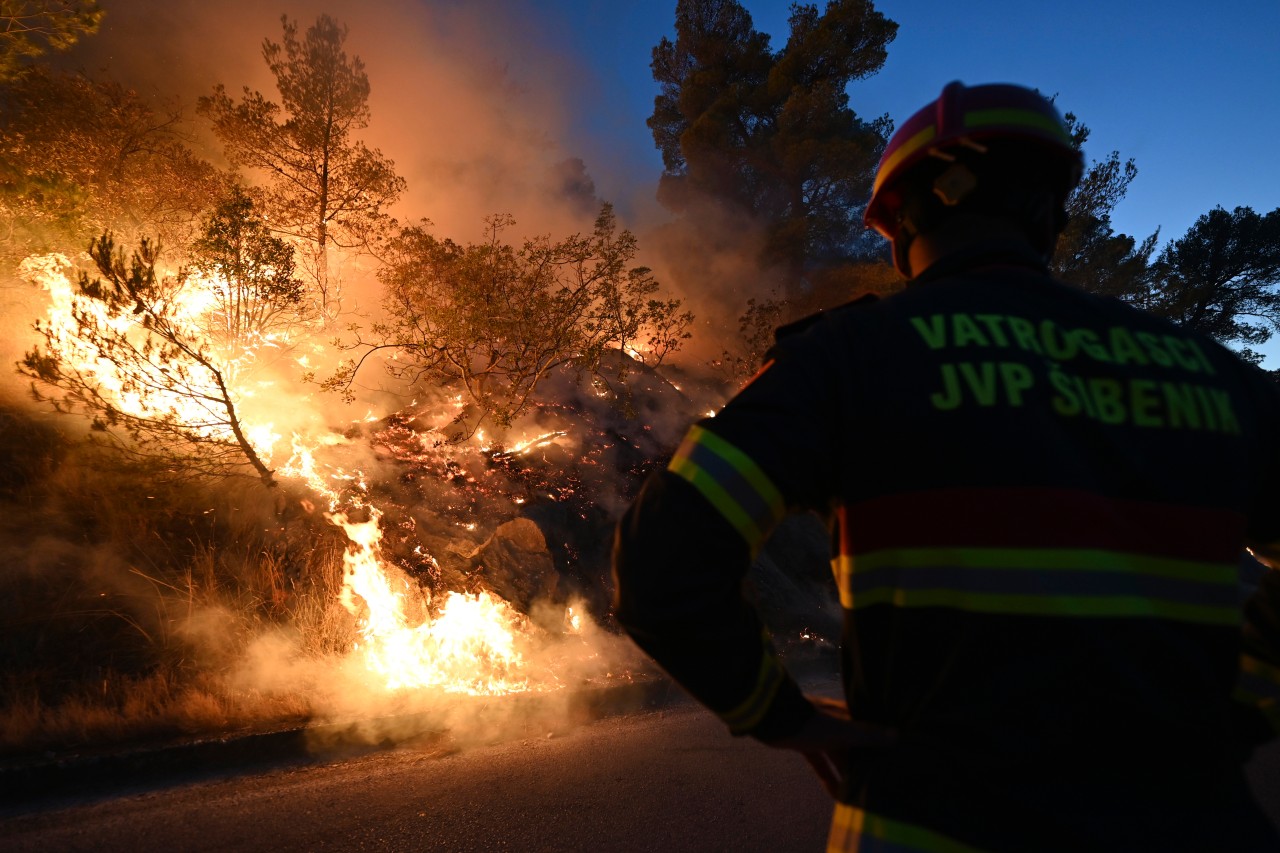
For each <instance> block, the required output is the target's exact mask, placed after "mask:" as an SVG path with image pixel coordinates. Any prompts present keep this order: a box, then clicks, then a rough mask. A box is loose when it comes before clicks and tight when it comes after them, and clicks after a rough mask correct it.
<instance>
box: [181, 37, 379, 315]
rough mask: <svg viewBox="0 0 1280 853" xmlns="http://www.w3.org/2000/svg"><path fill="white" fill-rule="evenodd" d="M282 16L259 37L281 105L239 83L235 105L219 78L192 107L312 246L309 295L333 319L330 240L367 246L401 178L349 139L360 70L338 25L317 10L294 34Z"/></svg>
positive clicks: (283, 223) (365, 98)
mask: <svg viewBox="0 0 1280 853" xmlns="http://www.w3.org/2000/svg"><path fill="white" fill-rule="evenodd" d="M281 20H282V22H283V24H284V41H283V44H277V43H276V42H273V41H271V40H270V39H267V40H265V41H264V42H263V45H262V56H263V58H264V59H265V60H266V62H267V67H268V68H270V69H271V73H272V74H274V75H275V78H276V88H277V89H278V90H279V92H280V103H278V104H277V103H275V102H273V101H269V100H267V98H266V97H264V96H263V95H262V93H261V92H256V91H252V92H251V91H250V90H249V89H248V88H247V87H246V88H245V90H244V96H243V98H242V99H241V100H240V102H239V103H236V102H234V101H232V99H231V97H230V96H229V95H227V92H226V89H225V87H223V86H221V85H219V86H218V87H217V89H216V90H215V91H214V94H213V95H212V96H208V97H203V98H201V99H200V102H199V106H198V111H199V112H200V113H201V114H202V115H205V116H207V117H208V118H209V119H211V120H212V121H213V129H214V132H215V133H216V134H217V135H218V137H219V138H220V139H221V140H222V142H223V144H224V146H225V147H226V153H227V157H228V159H229V160H231V162H232V163H233V164H235V165H236V166H240V167H243V168H248V169H253V170H258V171H261V172H263V173H265V174H266V175H267V177H268V179H269V183H268V187H267V193H266V197H267V206H268V211H269V212H270V214H271V226H272V228H274V229H276V230H277V231H278V232H279V233H281V234H284V235H286V236H288V237H291V238H294V239H296V240H299V241H302V242H303V243H304V244H305V245H307V246H309V247H310V248H311V250H312V251H311V252H309V255H310V258H308V261H309V262H310V263H311V264H312V269H311V273H312V275H313V277H314V280H315V283H316V287H317V289H318V294H317V301H318V302H319V307H320V308H321V309H322V311H323V312H324V314H325V316H327V317H330V318H332V316H333V315H334V313H335V312H336V311H337V309H338V307H339V305H338V303H339V295H340V294H339V289H338V288H337V287H336V285H335V284H333V283H332V282H331V281H330V276H329V262H328V259H329V255H328V253H329V249H330V244H332V245H333V246H337V247H339V248H344V249H352V248H355V249H367V248H368V247H369V245H370V243H371V242H373V241H375V240H376V239H377V238H378V237H379V236H380V235H381V234H382V233H383V230H384V228H385V227H386V225H387V223H388V218H387V216H386V214H385V213H384V210H385V209H386V207H387V206H389V205H391V204H393V203H394V202H395V200H396V199H397V198H399V196H400V194H401V193H402V192H403V191H404V187H405V182H404V179H403V178H401V177H399V176H398V175H397V174H396V173H395V164H394V163H392V162H391V160H389V159H387V158H386V157H384V156H382V153H381V152H380V151H377V150H370V149H369V148H368V147H366V146H365V144H364V143H363V142H361V141H359V140H358V139H355V138H354V133H355V132H356V131H358V130H362V129H364V128H365V127H367V126H368V124H369V77H368V75H366V74H365V71H364V63H363V62H361V61H360V58H359V57H348V56H347V54H346V52H345V51H344V50H343V48H342V45H343V42H344V41H346V38H347V28H346V27H339V25H338V23H337V22H336V21H334V20H333V18H330V17H329V16H328V15H321V16H320V17H319V18H317V19H316V22H315V24H314V25H312V26H311V27H310V28H308V30H307V32H306V35H305V37H304V38H303V39H302V40H299V38H298V25H297V24H296V23H294V22H291V21H290V20H289V18H288V16H287V15H286V16H284V17H283V18H282V19H281Z"/></svg>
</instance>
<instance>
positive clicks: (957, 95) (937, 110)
mask: <svg viewBox="0 0 1280 853" xmlns="http://www.w3.org/2000/svg"><path fill="white" fill-rule="evenodd" d="M997 140H1004V141H1010V142H1020V143H1026V144H1027V145H1028V146H1030V147H1031V148H1032V150H1036V151H1042V152H1043V154H1044V157H1045V161H1046V164H1045V165H1046V169H1047V170H1050V169H1051V170H1052V171H1051V172H1050V174H1052V175H1054V176H1055V177H1056V178H1057V180H1056V183H1057V185H1058V186H1059V187H1060V189H1061V193H1062V199H1064V200H1065V198H1066V196H1067V194H1068V193H1070V192H1071V190H1072V189H1073V188H1074V187H1075V185H1076V184H1077V183H1078V182H1079V181H1080V175H1081V173H1082V171H1083V168H1084V160H1083V158H1082V157H1081V154H1080V152H1079V151H1078V150H1076V148H1075V146H1074V145H1073V144H1072V140H1071V135H1070V133H1068V131H1067V127H1066V124H1065V123H1064V122H1063V120H1062V116H1061V115H1059V114H1058V110H1057V109H1056V108H1055V107H1054V106H1053V104H1052V103H1050V102H1049V101H1048V100H1047V99H1045V98H1044V97H1043V96H1041V95H1040V94H1039V93H1037V92H1035V91H1033V90H1031V89H1027V88H1024V87H1022V86H1015V85H1012V84H1007V83H992V84H988V85H983V86H965V85H964V84H963V83H961V82H959V81H955V82H953V83H948V84H947V85H946V87H945V88H944V89H943V90H942V94H941V95H939V96H938V98H937V100H935V101H933V102H932V103H930V104H927V105H926V106H925V107H923V108H922V109H920V110H919V111H917V112H916V113H915V115H913V116H911V118H909V119H907V120H906V121H905V122H904V123H903V124H902V126H901V127H899V128H898V129H897V131H895V132H894V134H893V136H892V137H891V138H890V139H889V144H888V145H887V146H885V149H884V155H883V156H882V157H881V158H880V165H879V167H877V169H876V180H875V184H874V187H873V189H872V192H871V201H870V202H869V203H868V204H867V210H866V213H865V214H864V216H863V221H864V222H865V223H866V225H867V227H868V228H874V229H875V230H876V231H878V232H880V233H881V234H882V235H884V236H885V237H888V238H890V239H894V238H895V237H896V235H897V231H898V225H899V222H900V219H901V204H902V196H901V193H900V192H899V191H898V190H900V188H901V182H902V178H903V176H905V175H907V174H908V173H910V172H911V171H912V170H913V169H914V168H915V167H916V166H918V165H919V164H921V163H922V162H924V161H927V160H928V159H929V158H941V159H943V160H948V161H950V160H954V159H955V153H954V152H956V151H957V150H958V149H965V148H967V149H971V150H977V151H984V150H985V149H986V143H988V142H991V141H997Z"/></svg>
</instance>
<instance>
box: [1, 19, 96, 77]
mask: <svg viewBox="0 0 1280 853" xmlns="http://www.w3.org/2000/svg"><path fill="white" fill-rule="evenodd" d="M101 23H102V10H101V9H100V8H98V4H97V2H96V0H0V80H5V79H8V78H10V77H12V76H14V75H15V74H17V73H18V71H19V70H20V69H21V68H22V61H23V60H24V59H31V58H34V57H37V56H40V55H42V54H44V53H47V52H48V51H50V50H66V49H67V48H69V47H71V45H73V44H75V43H76V42H77V41H79V40H80V37H81V36H87V35H92V34H94V33H96V32H97V31H98V26H99V25H100V24H101Z"/></svg>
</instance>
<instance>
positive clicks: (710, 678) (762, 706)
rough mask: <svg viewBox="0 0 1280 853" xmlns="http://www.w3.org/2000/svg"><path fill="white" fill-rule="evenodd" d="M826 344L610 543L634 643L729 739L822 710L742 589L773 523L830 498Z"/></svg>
mask: <svg viewBox="0 0 1280 853" xmlns="http://www.w3.org/2000/svg"><path fill="white" fill-rule="evenodd" d="M820 350H821V347H820V346H818V345H817V344H816V343H814V342H812V341H807V342H801V343H799V344H797V345H792V346H789V347H787V348H785V349H783V350H777V351H775V352H774V353H773V361H772V363H770V364H768V365H767V366H766V368H765V369H764V370H763V371H762V373H761V374H758V375H757V378H756V379H755V380H753V381H752V382H751V383H750V384H749V385H748V387H747V388H746V389H744V390H743V391H742V392H740V393H739V395H738V396H737V397H735V398H734V399H733V400H731V401H730V402H729V404H728V405H726V406H725V408H724V409H723V410H722V411H721V412H720V413H719V414H718V415H717V416H716V417H714V418H710V419H706V420H704V421H702V422H700V423H699V424H697V425H695V426H694V427H693V428H692V429H690V431H689V434H688V435H687V436H686V438H685V440H684V442H683V443H682V444H681V445H680V448H679V449H678V450H677V451H676V453H675V456H674V457H673V458H672V460H671V462H670V464H669V465H668V466H667V469H666V470H664V471H661V472H658V473H656V474H655V475H654V476H652V477H651V478H650V479H649V480H648V481H647V482H646V484H645V486H644V488H643V489H642V490H641V492H640V495H639V496H638V498H637V499H636V501H635V503H634V504H633V505H632V507H631V508H630V510H629V511H628V512H627V513H626V515H625V516H624V517H623V518H622V521H621V522H620V524H619V526H618V530H617V535H616V538H615V542H614V574H615V580H616V589H617V599H616V611H615V612H616V615H617V617H618V620H619V622H620V623H621V624H622V626H623V628H624V629H626V631H627V632H628V633H629V634H630V635H631V636H632V638H633V639H634V640H635V642H636V643H637V644H638V645H639V646H640V647H641V648H642V649H643V650H644V651H645V652H646V653H648V654H649V655H650V656H651V657H653V658H654V659H655V660H656V661H657V662H658V663H659V664H660V665H661V666H662V667H663V668H664V669H665V670H666V671H667V672H668V673H669V674H670V675H671V676H672V678H674V679H675V680H676V681H677V682H678V683H679V684H680V685H681V686H682V687H684V688H685V689H686V690H687V691H688V692H689V693H690V694H692V695H693V696H694V698H696V699H698V700H699V701H701V702H702V703H703V704H704V705H706V706H707V707H709V708H710V709H711V710H713V711H714V712H716V713H717V714H718V715H719V716H720V717H721V719H722V720H724V722H725V723H726V724H727V725H728V726H729V729H730V731H732V732H733V733H734V734H749V735H752V736H755V737H757V738H759V739H761V740H765V741H768V740H772V739H776V738H779V737H783V736H785V735H787V734H790V733H791V732H793V731H794V730H796V729H797V728H799V727H800V726H801V725H802V724H803V723H804V722H805V720H806V719H807V718H808V717H809V716H810V715H811V714H813V713H814V711H813V708H812V706H811V705H810V704H809V703H808V701H807V700H806V699H805V698H804V696H803V695H802V694H801V692H800V689H799V688H798V687H797V685H796V684H795V682H794V680H793V679H792V678H791V677H790V675H789V674H788V673H787V672H786V670H785V669H784V668H783V666H782V664H781V662H780V661H779V659H778V656H777V654H776V653H775V651H774V649H773V646H772V643H771V642H770V640H769V637H768V635H767V633H766V632H765V629H764V628H763V626H762V624H761V622H760V619H759V616H758V614H757V613H756V612H755V610H754V609H753V608H752V607H751V606H750V605H749V604H748V603H747V602H746V601H745V600H744V599H743V596H742V592H741V585H742V580H743V577H744V576H745V575H746V572H747V570H748V568H749V567H750V563H751V560H752V559H753V557H754V556H755V554H756V552H757V551H758V549H759V548H760V546H761V545H762V544H763V542H764V540H765V538H766V537H767V536H768V534H769V532H770V531H771V530H772V528H773V527H774V526H775V525H776V524H777V523H778V521H780V520H781V518H782V517H783V515H784V514H785V513H786V512H787V511H788V510H791V509H799V508H818V507H820V506H821V505H823V504H825V503H826V502H827V501H828V500H829V498H830V494H831V489H832V486H831V482H830V481H831V479H832V477H831V470H832V464H831V460H830V458H827V457H826V456H825V455H824V454H826V453H829V452H830V447H831V440H832V439H831V436H832V435H833V433H834V424H833V422H832V421H833V418H832V416H831V412H830V411H829V409H828V408H827V406H828V405H829V403H828V395H827V394H825V393H824V392H825V391H828V390H829V387H824V380H823V374H824V370H823V367H822V365H823V363H824V362H823V359H822V356H821V352H820Z"/></svg>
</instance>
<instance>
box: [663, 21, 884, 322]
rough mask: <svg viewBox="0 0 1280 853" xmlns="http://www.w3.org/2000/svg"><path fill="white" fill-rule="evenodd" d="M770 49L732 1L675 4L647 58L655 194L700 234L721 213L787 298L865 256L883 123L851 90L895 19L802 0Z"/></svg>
mask: <svg viewBox="0 0 1280 853" xmlns="http://www.w3.org/2000/svg"><path fill="white" fill-rule="evenodd" d="M790 27H791V33H790V37H789V39H788V41H787V44H786V46H785V47H784V48H783V49H782V50H780V51H777V52H774V51H773V50H772V49H771V48H770V45H769V37H768V36H767V35H765V34H762V33H760V32H758V31H756V30H755V28H754V26H753V24H752V21H751V16H750V14H748V12H747V11H746V10H745V9H744V8H743V7H742V5H741V4H740V3H738V2H736V1H735V0H680V2H679V3H678V4H677V7H676V38H675V41H671V40H669V39H666V38H664V39H662V41H661V42H660V43H659V44H658V46H657V47H656V48H654V50H653V63H652V66H651V67H652V70H653V76H654V79H655V80H656V81H657V82H658V83H659V84H660V85H661V87H662V91H661V94H659V96H658V97H657V98H656V99H655V101H654V111H653V115H652V116H651V117H650V118H649V122H648V123H649V127H650V129H651V131H652V132H653V139H654V143H655V144H656V145H657V147H658V148H659V150H661V152H662V157H663V163H664V166H665V170H664V172H663V176H662V182H661V184H660V187H659V199H660V200H661V201H662V202H663V203H664V204H665V205H666V206H667V207H669V208H670V209H672V210H674V211H677V212H681V213H684V214H686V217H687V219H688V220H690V221H691V224H693V226H694V227H698V225H699V220H700V219H704V218H706V217H707V216H708V208H709V206H710V205H714V206H717V207H719V208H722V209H724V210H726V211H727V212H728V214H729V215H730V216H731V217H736V218H737V219H738V220H740V221H741V222H743V223H745V224H748V225H750V226H754V227H755V228H758V229H759V231H758V232H756V233H751V231H750V230H746V229H738V231H737V233H738V234H739V235H740V238H741V244H740V245H737V246H729V247H727V248H732V249H737V250H739V251H753V252H755V254H756V255H757V257H758V259H759V263H760V264H761V266H762V267H766V268H767V267H773V268H778V269H781V270H782V271H783V273H784V274H785V285H784V289H785V291H786V295H787V298H788V299H789V300H792V301H795V300H797V299H799V298H800V297H801V296H802V294H803V292H804V290H805V286H806V285H805V279H806V277H807V276H809V275H811V274H813V273H814V272H815V271H818V270H822V269H829V268H831V267H834V266H838V265H840V264H842V263H845V262H847V261H848V260H850V259H851V258H852V257H855V256H857V255H859V254H861V253H862V252H863V251H865V245H864V243H863V227H862V222H861V211H862V208H863V207H864V205H865V203H866V200H867V198H868V197H869V196H870V190H871V182H872V180H873V178H874V174H875V168H876V164H877V162H878V160H879V157H880V153H881V151H882V150H883V147H884V143H885V140H886V138H887V136H888V133H889V129H890V124H889V121H888V119H887V118H885V117H882V118H879V119H874V120H871V121H866V120H864V119H862V118H860V117H859V116H858V115H857V114H856V113H855V112H854V111H853V109H852V108H851V107H850V106H849V97H848V95H847V94H846V89H847V87H848V85H849V84H850V83H851V82H852V81H854V80H860V79H863V78H865V77H867V76H869V75H871V74H874V73H875V72H876V71H878V70H879V69H880V67H881V66H882V65H883V64H884V61H885V58H886V56H887V52H886V49H887V46H888V44H889V42H891V41H892V40H893V38H894V36H895V34H896V32H897V25H896V24H895V23H893V22H892V21H890V20H888V19H887V18H885V17H884V16H883V15H882V14H880V13H879V12H877V11H876V9H875V7H874V5H873V3H872V2H870V0H832V2H829V3H827V5H826V9H825V11H823V12H822V13H821V14H819V12H818V9H817V7H816V6H814V5H811V4H796V5H794V6H792V10H791V17H790Z"/></svg>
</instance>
